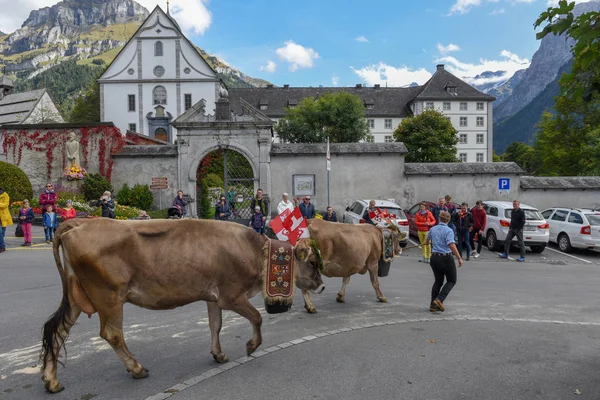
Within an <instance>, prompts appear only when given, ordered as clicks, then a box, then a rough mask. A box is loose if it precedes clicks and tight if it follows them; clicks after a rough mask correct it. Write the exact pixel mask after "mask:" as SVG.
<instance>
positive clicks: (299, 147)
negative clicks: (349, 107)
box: [271, 143, 408, 155]
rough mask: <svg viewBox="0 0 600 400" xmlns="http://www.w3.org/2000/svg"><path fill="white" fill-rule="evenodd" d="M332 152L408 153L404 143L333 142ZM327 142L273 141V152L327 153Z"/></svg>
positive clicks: (330, 146)
mask: <svg viewBox="0 0 600 400" xmlns="http://www.w3.org/2000/svg"><path fill="white" fill-rule="evenodd" d="M329 152H330V154H368V153H371V154H373V153H376V154H377V153H397V154H406V153H408V150H406V146H404V143H331V144H330V145H329ZM326 153H327V144H325V143H273V144H272V145H271V154H272V155H275V154H326Z"/></svg>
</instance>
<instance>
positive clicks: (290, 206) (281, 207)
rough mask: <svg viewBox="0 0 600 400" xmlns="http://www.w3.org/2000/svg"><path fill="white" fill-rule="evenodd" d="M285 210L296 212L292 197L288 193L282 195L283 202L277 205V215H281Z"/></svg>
mask: <svg viewBox="0 0 600 400" xmlns="http://www.w3.org/2000/svg"><path fill="white" fill-rule="evenodd" d="M285 210H290V211H294V203H292V202H291V201H290V195H289V194H287V193H284V194H282V195H281V201H280V202H279V204H278V205H277V214H281V213H282V212H284V211H285Z"/></svg>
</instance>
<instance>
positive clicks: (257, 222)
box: [250, 206, 263, 233]
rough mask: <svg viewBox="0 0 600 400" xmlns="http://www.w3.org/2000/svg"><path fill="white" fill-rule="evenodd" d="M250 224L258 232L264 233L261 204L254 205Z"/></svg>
mask: <svg viewBox="0 0 600 400" xmlns="http://www.w3.org/2000/svg"><path fill="white" fill-rule="evenodd" d="M250 224H251V225H252V228H253V229H254V230H255V231H256V232H258V233H263V214H262V211H261V210H260V207H259V206H256V207H254V215H253V216H252V221H251V222H250Z"/></svg>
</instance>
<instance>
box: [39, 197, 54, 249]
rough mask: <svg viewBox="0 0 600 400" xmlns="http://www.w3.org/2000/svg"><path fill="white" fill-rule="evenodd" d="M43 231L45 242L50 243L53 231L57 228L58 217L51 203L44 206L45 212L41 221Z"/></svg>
mask: <svg viewBox="0 0 600 400" xmlns="http://www.w3.org/2000/svg"><path fill="white" fill-rule="evenodd" d="M42 225H43V226H44V233H45V234H46V243H52V240H53V239H54V231H55V230H56V229H57V228H58V217H57V215H56V213H55V212H54V211H53V209H52V204H48V205H47V206H46V213H45V214H44V220H43V221H42Z"/></svg>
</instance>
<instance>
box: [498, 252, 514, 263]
mask: <svg viewBox="0 0 600 400" xmlns="http://www.w3.org/2000/svg"><path fill="white" fill-rule="evenodd" d="M496 254H498V255H501V254H502V253H496ZM500 258H502V257H500ZM508 259H509V260H513V261H515V259H514V258H512V257H511V256H508Z"/></svg>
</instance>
